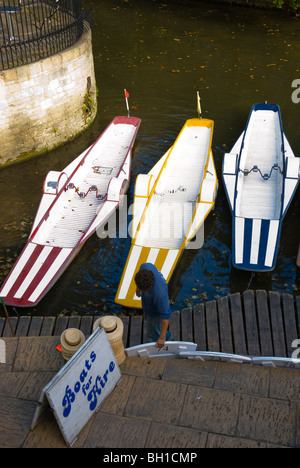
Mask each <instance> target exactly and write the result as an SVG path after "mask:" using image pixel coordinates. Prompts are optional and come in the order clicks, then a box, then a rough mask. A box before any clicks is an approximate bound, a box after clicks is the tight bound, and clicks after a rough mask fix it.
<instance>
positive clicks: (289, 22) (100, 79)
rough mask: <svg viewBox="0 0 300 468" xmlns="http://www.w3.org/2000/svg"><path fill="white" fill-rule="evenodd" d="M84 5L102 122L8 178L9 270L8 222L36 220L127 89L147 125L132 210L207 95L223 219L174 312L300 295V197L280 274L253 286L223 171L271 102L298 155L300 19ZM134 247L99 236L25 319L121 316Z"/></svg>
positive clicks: (190, 7) (0, 240) (15, 233)
mask: <svg viewBox="0 0 300 468" xmlns="http://www.w3.org/2000/svg"><path fill="white" fill-rule="evenodd" d="M83 5H84V7H85V9H88V8H93V13H92V17H93V25H92V32H93V49H94V61H95V70H96V77H97V84H98V88H99V112H98V116H97V119H96V121H95V123H94V124H93V126H92V127H91V128H90V129H89V130H88V131H87V132H85V134H84V135H82V136H80V137H79V138H77V139H76V140H75V141H73V142H70V143H69V144H67V145H65V146H64V147H63V148H61V149H58V150H56V151H53V152H51V153H49V154H47V155H44V156H42V157H39V158H37V159H35V160H32V161H27V162H25V163H22V164H20V165H17V166H14V167H10V168H7V169H4V170H2V171H0V196H1V214H2V215H1V220H2V226H1V228H0V246H1V247H0V256H1V259H2V264H3V262H5V260H6V259H7V257H13V255H14V254H15V253H16V252H17V253H20V251H21V248H22V246H23V245H24V243H25V239H24V238H22V235H23V232H21V231H20V230H18V229H14V228H12V224H11V223H15V226H18V225H20V224H21V222H22V220H23V218H24V217H31V218H33V217H34V215H35V213H36V210H37V207H38V204H39V200H40V197H41V193H42V185H43V181H44V178H45V176H46V174H47V173H48V171H50V170H60V169H62V168H64V167H65V166H66V165H67V164H68V163H69V162H70V161H71V160H72V159H73V158H74V157H75V156H77V155H78V154H80V153H81V152H82V151H83V150H84V149H85V148H86V147H87V146H88V145H90V144H91V143H92V142H93V141H94V140H95V139H96V138H97V136H98V135H99V134H100V133H101V131H102V130H103V129H104V128H105V127H106V126H107V125H108V124H109V122H110V121H111V120H112V119H113V117H115V116H116V115H120V114H122V113H126V108H125V103H124V99H123V89H124V88H127V89H128V91H129V93H130V106H131V114H132V115H136V116H138V117H140V118H141V119H142V124H141V127H140V130H139V133H138V136H137V139H136V144H135V148H134V154H133V162H132V178H131V185H130V190H129V197H128V204H129V205H130V204H131V203H132V200H133V190H134V182H135V178H136V176H137V175H138V174H139V173H147V172H148V171H149V170H150V169H151V168H152V166H153V165H154V164H155V163H156V162H157V161H158V159H159V158H160V157H161V156H162V155H163V154H164V152H165V151H166V150H167V149H168V148H169V147H170V146H171V144H172V143H173V142H174V139H175V138H176V136H177V135H178V132H179V131H180V129H181V128H182V126H183V124H184V122H185V120H186V119H188V118H191V117H195V116H196V115H197V114H196V91H197V90H199V91H200V94H201V97H202V110H203V114H204V116H205V117H209V118H211V119H213V120H214V121H215V131H214V138H213V153H214V159H215V164H216V169H217V173H218V178H219V182H220V188H219V192H218V197H217V202H216V207H215V211H214V212H213V213H212V214H210V216H209V217H208V219H207V222H206V224H205V234H206V240H205V243H204V246H203V248H202V249H200V250H198V251H194V250H189V251H186V252H185V253H184V254H183V256H182V258H181V260H180V263H179V265H178V267H177V268H176V270H175V273H174V276H173V278H172V280H171V283H170V296H171V299H172V309H173V310H175V309H180V308H182V307H185V306H187V305H191V304H193V303H197V302H199V301H201V300H211V299H214V298H218V297H222V296H224V295H227V294H229V293H232V292H237V291H244V290H245V289H247V287H251V288H253V289H259V288H261V289H266V290H270V289H273V290H278V291H282V292H288V293H297V291H298V290H299V275H298V271H297V269H296V267H295V261H296V253H297V249H298V242H299V232H298V226H299V211H300V206H299V205H300V200H299V191H298V192H297V194H296V197H295V198H294V200H293V202H292V204H291V206H290V208H289V211H288V214H287V216H286V218H285V220H284V223H283V229H282V237H281V246H280V249H279V254H278V261H277V265H276V268H275V270H274V272H272V273H270V274H256V275H254V276H253V277H252V276H251V273H250V272H243V271H239V270H235V269H234V268H232V266H231V213H230V210H229V206H228V203H227V200H226V196H225V192H224V188H223V183H222V179H221V168H222V160H223V154H224V152H225V151H229V150H230V149H231V147H232V145H233V143H234V142H235V141H236V139H237V138H238V136H239V135H240V133H241V131H242V130H243V128H244V126H245V124H246V120H247V117H248V114H249V110H250V108H251V106H252V104H254V103H256V102H263V101H265V100H268V101H270V102H274V103H277V104H279V105H280V107H281V112H282V118H283V126H284V130H285V133H286V135H287V137H288V139H289V141H290V144H291V146H292V148H293V150H294V152H295V155H296V156H299V149H300V134H299V130H298V125H299V112H300V104H299V105H297V104H294V103H293V102H292V100H291V95H292V92H293V88H292V87H291V85H292V82H293V80H294V79H296V78H300V66H299V56H300V54H299V53H300V41H299V19H294V18H289V17H285V16H283V15H282V14H281V13H280V12H276V11H275V12H268V11H264V10H255V9H251V8H240V7H234V6H221V5H215V4H213V5H211V4H210V3H205V2H202V1H201V2H196V1H195V0H191V1H190V2H189V1H185V2H182V1H173V2H163V1H159V0H156V1H149V0H128V1H121V0H102V1H101V3H100V2H99V1H98V0H94V1H88V0H84V1H83ZM130 219H131V218H130V216H129V218H128V221H130ZM5 228H6V229H5ZM7 228H11V229H7ZM130 241H131V239H130V238H129V237H128V238H121V239H120V238H118V237H116V238H113V239H108V238H106V239H99V238H98V237H97V236H96V235H94V236H93V237H92V238H91V239H89V241H88V242H87V244H86V245H85V246H84V247H83V249H82V250H81V252H80V253H79V255H78V256H77V257H76V259H75V260H74V261H73V263H72V264H71V265H70V267H69V268H68V269H67V271H66V272H65V273H64V274H63V275H62V277H61V278H60V280H59V281H58V282H57V283H56V284H55V286H54V287H53V288H52V290H51V291H50V292H49V293H48V294H47V296H46V297H45V298H44V299H43V300H42V301H41V303H40V304H39V305H38V306H37V307H36V308H35V309H34V310H29V309H28V311H27V312H28V313H30V314H37V315H58V314H60V313H86V312H88V313H95V314H99V313H102V312H103V311H104V312H107V313H108V312H109V313H111V312H121V311H122V310H123V309H122V307H121V306H119V305H116V304H115V303H114V296H115V292H116V289H117V286H118V282H119V280H120V277H121V274H122V271H123V267H124V264H125V261H126V258H127V254H128V252H129V247H130ZM7 249H8V250H10V252H7ZM124 311H125V312H126V313H127V312H128V311H127V310H126V309H124ZM22 312H23V313H24V311H22Z"/></svg>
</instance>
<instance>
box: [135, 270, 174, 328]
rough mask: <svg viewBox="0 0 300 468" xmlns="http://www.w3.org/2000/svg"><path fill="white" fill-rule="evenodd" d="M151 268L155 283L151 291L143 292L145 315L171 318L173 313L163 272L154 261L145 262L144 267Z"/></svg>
mask: <svg viewBox="0 0 300 468" xmlns="http://www.w3.org/2000/svg"><path fill="white" fill-rule="evenodd" d="M144 268H145V269H147V270H151V271H152V272H153V274H154V284H153V286H152V288H151V289H150V291H146V292H142V307H143V311H144V313H145V315H146V316H147V315H150V316H151V317H157V318H159V319H169V318H170V315H171V314H172V312H171V309H170V304H169V293H168V285H167V282H166V280H165V278H164V277H163V275H162V274H161V272H160V271H159V270H158V269H157V268H156V266H154V265H153V264H152V263H143V264H142V265H141V267H140V270H142V269H144Z"/></svg>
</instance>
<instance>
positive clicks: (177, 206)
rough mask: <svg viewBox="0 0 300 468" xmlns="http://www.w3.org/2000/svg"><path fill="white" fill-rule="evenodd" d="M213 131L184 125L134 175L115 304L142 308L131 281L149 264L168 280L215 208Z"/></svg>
mask: <svg viewBox="0 0 300 468" xmlns="http://www.w3.org/2000/svg"><path fill="white" fill-rule="evenodd" d="M199 117H200V114H199ZM213 127H214V122H213V121H212V120H209V119H202V118H195V119H189V120H187V121H186V123H185V125H184V127H183V128H182V130H181V132H180V134H179V135H178V137H177V139H176V141H175V143H174V145H173V146H172V147H171V148H170V149H169V150H168V151H167V152H166V153H165V155H164V156H163V157H162V158H161V159H160V160H159V161H158V162H157V163H156V165H155V166H154V167H153V168H152V169H151V171H150V172H149V173H148V174H139V175H138V176H137V179H136V184H135V193H134V205H133V220H132V244H131V248H130V252H129V255H128V258H127V261H126V265H125V268H124V271H123V274H122V278H121V281H120V284H119V287H118V291H117V294H116V297H115V301H116V302H117V303H118V304H122V305H124V306H127V307H134V308H141V300H140V298H139V297H137V296H136V286H135V281H134V276H135V274H136V273H137V271H139V269H140V266H141V264H143V263H152V264H154V265H155V266H156V267H157V268H158V270H159V271H160V272H161V273H162V275H163V276H164V278H165V279H166V281H167V282H168V281H169V280H170V278H171V276H172V273H173V271H174V268H175V266H176V264H177V262H178V260H179V258H180V256H181V254H182V252H183V250H184V249H185V248H186V247H187V245H188V243H189V242H190V241H191V239H193V237H195V235H196V233H197V231H198V230H199V228H200V226H203V225H204V220H205V218H206V217H207V215H208V214H209V212H210V211H211V210H212V208H213V207H214V203H215V198H216V194H217V189H218V180H217V174H216V169H215V165H214V160H213V154H212V150H211V144H212V136H213ZM198 232H199V231H198ZM196 239H197V236H196ZM193 243H194V241H193V242H191V244H190V245H192V244H193ZM202 244H203V242H202V243H201V245H200V246H199V243H198V244H197V243H196V245H197V247H196V248H199V247H201V246H202Z"/></svg>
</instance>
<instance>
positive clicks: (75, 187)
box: [0, 116, 141, 307]
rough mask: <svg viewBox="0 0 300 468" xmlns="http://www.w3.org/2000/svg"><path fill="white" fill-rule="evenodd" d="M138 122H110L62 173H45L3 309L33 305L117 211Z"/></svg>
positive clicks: (5, 290)
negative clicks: (42, 185) (87, 241)
mask: <svg viewBox="0 0 300 468" xmlns="http://www.w3.org/2000/svg"><path fill="white" fill-rule="evenodd" d="M140 122H141V121H140V119H138V118H135V117H129V116H128V117H115V118H114V119H113V120H112V122H111V123H110V125H109V126H108V127H107V128H106V130H105V131H104V132H103V133H102V135H101V136H100V137H99V138H98V139H97V141H96V142H95V143H94V144H93V145H92V146H90V147H89V148H88V149H87V150H86V151H85V152H84V153H82V154H81V155H80V156H78V157H77V158H76V159H75V160H74V161H73V162H72V163H71V164H69V165H68V166H67V167H66V168H65V169H64V170H63V171H62V172H56V171H51V172H49V174H48V175H47V177H46V179H45V182H44V189H43V196H42V199H41V202H40V206H39V208H38V211H37V214H36V217H35V220H34V223H33V226H32V230H31V233H30V235H29V238H28V241H27V244H26V246H25V248H24V249H23V251H22V253H21V255H20V257H19V258H18V260H17V262H16V264H15V265H14V267H13V269H12V270H11V272H10V274H9V276H8V277H7V279H6V281H5V283H4V284H3V285H2V287H1V290H0V297H2V298H3V300H4V301H5V303H6V304H8V305H14V306H22V307H32V306H34V305H35V304H37V303H38V302H39V301H40V300H41V299H42V297H43V296H44V295H45V294H46V293H47V292H48V290H49V289H50V288H51V287H52V286H53V284H54V283H55V282H56V280H57V279H58V278H59V276H60V275H61V274H62V273H63V271H64V270H65V269H66V268H67V266H68V265H69V264H70V262H71V261H72V260H73V258H74V256H75V255H76V254H77V253H78V251H79V249H80V248H81V247H82V245H83V244H84V243H85V241H86V240H87V239H88V238H89V237H90V236H91V235H92V234H93V233H94V232H95V230H96V229H97V228H98V227H99V226H101V225H103V224H104V223H105V222H106V220H107V219H108V218H109V216H110V215H111V214H112V213H113V212H114V211H115V210H116V209H117V207H118V205H119V203H120V201H121V199H122V195H123V194H124V193H125V192H126V190H127V188H128V185H129V178H130V167H131V152H132V146H133V144H134V141H135V137H136V134H137V131H138V128H139V125H140Z"/></svg>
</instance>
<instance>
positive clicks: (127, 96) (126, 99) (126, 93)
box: [124, 89, 129, 117]
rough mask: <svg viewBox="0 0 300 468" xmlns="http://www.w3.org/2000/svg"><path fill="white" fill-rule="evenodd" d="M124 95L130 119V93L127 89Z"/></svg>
mask: <svg viewBox="0 0 300 468" xmlns="http://www.w3.org/2000/svg"><path fill="white" fill-rule="evenodd" d="M124 93H125V101H126V107H127V112H128V117H129V104H128V98H129V92H128V91H127V89H124Z"/></svg>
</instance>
